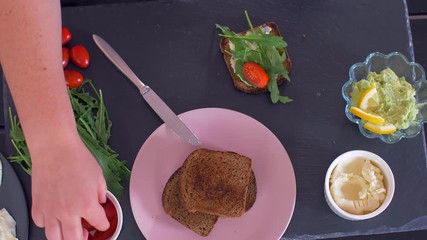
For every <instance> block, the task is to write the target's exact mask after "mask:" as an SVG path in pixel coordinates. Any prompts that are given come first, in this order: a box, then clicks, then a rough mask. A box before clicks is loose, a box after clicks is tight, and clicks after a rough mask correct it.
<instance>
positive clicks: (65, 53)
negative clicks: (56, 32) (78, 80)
mask: <svg viewBox="0 0 427 240" xmlns="http://www.w3.org/2000/svg"><path fill="white" fill-rule="evenodd" d="M69 61H70V52H69V51H68V48H66V47H62V67H63V68H65V67H66V66H67V65H68V62H69Z"/></svg>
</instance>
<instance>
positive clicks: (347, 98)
mask: <svg viewBox="0 0 427 240" xmlns="http://www.w3.org/2000/svg"><path fill="white" fill-rule="evenodd" d="M393 56H398V57H400V58H401V59H402V60H403V61H404V62H405V64H407V65H408V66H412V67H414V68H417V69H419V70H420V72H421V76H420V78H419V79H418V80H416V81H415V82H409V81H408V82H409V83H410V84H411V85H412V86H414V85H416V84H418V83H420V82H424V83H425V84H426V85H427V80H426V72H425V70H424V68H423V66H421V65H420V64H418V63H416V62H411V61H409V60H408V59H407V58H406V56H405V55H403V54H402V53H400V52H391V53H389V54H383V53H381V52H373V53H370V54H369V55H368V56H367V57H366V58H365V61H363V62H358V63H355V64H353V65H352V66H351V67H350V70H349V72H348V74H349V80H348V81H346V82H345V83H344V84H343V86H342V88H341V95H342V97H343V98H344V100H345V101H346V106H345V111H344V112H345V115H346V117H347V118H348V119H349V120H350V121H351V122H354V123H356V124H357V125H358V127H359V132H360V133H361V134H362V135H363V136H365V137H367V138H370V139H375V138H379V139H380V140H381V141H383V142H385V143H388V144H392V143H396V142H399V141H400V140H401V139H403V138H413V137H416V136H418V134H419V133H420V132H421V130H422V125H423V123H425V122H427V119H424V120H423V121H420V123H419V127H418V129H417V131H416V133H414V134H411V135H406V134H400V135H399V136H396V137H395V138H393V139H390V138H389V137H388V135H381V134H376V133H372V132H370V131H369V132H366V131H368V130H365V129H364V128H363V125H362V124H361V122H362V121H361V119H359V118H356V117H355V116H353V114H351V113H350V112H349V109H350V107H351V97H350V96H349V95H348V94H347V89H348V88H349V87H351V86H352V85H353V84H354V83H356V82H357V80H356V79H355V78H354V76H353V73H354V71H355V69H356V68H358V67H364V66H368V64H369V62H370V60H371V59H372V58H373V57H379V58H381V59H384V60H385V59H389V58H391V57H393ZM368 133H369V134H368Z"/></svg>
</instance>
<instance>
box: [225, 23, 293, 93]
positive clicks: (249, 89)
mask: <svg viewBox="0 0 427 240" xmlns="http://www.w3.org/2000/svg"><path fill="white" fill-rule="evenodd" d="M267 26H268V27H270V28H271V32H270V34H271V35H273V36H281V35H280V31H279V27H278V26H277V25H276V23H274V22H267V23H264V24H262V25H261V26H258V27H261V28H264V27H267ZM249 31H250V30H246V31H244V32H240V33H239V34H240V35H244V34H246V33H247V32H249ZM229 42H230V40H229V39H228V38H226V37H222V38H221V41H220V44H219V46H220V49H221V52H222V53H223V55H224V60H225V64H226V65H227V68H228V71H229V72H230V75H231V78H232V79H233V84H234V87H236V88H237V89H239V90H240V91H242V92H245V93H252V94H257V93H262V92H265V91H267V87H265V88H258V87H255V86H249V85H247V84H246V83H244V82H242V80H241V79H240V78H239V76H238V75H237V74H236V73H235V72H234V69H233V67H232V65H231V55H230V54H229V53H230V52H232V51H231V50H230V44H229ZM285 53H286V60H285V62H283V64H284V65H285V68H286V70H288V72H289V73H290V72H291V69H292V62H291V59H290V58H289V53H288V50H287V49H286V48H285ZM276 81H277V84H278V85H280V84H282V83H283V82H284V81H285V78H284V77H282V76H280V77H278V78H277V79H276Z"/></svg>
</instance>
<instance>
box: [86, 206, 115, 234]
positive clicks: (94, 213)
mask: <svg viewBox="0 0 427 240" xmlns="http://www.w3.org/2000/svg"><path fill="white" fill-rule="evenodd" d="M84 219H86V221H87V222H88V223H90V224H91V225H92V226H94V227H95V228H96V229H98V230H100V231H106V230H107V229H108V228H109V227H110V223H109V222H108V219H107V217H106V215H105V211H104V208H102V206H101V205H100V204H96V205H95V206H93V207H92V208H90V210H89V212H88V213H87V214H86V215H85V216H84Z"/></svg>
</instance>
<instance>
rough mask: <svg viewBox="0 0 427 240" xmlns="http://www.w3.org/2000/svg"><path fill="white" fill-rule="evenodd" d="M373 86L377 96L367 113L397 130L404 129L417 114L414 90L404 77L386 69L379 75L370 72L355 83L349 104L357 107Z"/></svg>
mask: <svg viewBox="0 0 427 240" xmlns="http://www.w3.org/2000/svg"><path fill="white" fill-rule="evenodd" d="M373 85H374V86H375V88H376V90H377V93H378V94H377V96H375V98H374V99H373V100H372V101H371V103H370V107H369V109H368V110H369V111H370V112H371V113H373V114H376V115H379V116H381V117H383V118H384V119H385V122H386V123H389V124H393V125H394V126H396V128H397V129H406V128H408V127H409V125H410V123H411V122H412V121H413V120H414V119H415V117H416V115H417V114H418V109H417V107H416V99H415V90H414V89H413V88H412V86H411V84H409V83H408V82H407V81H406V80H405V78H404V77H400V78H399V77H398V76H397V75H396V74H395V73H394V72H393V70H391V69H390V68H387V69H385V70H383V71H381V73H380V74H377V73H375V72H370V73H369V74H368V77H367V78H366V79H363V80H360V81H358V82H356V83H355V85H354V88H353V92H352V93H351V104H352V106H355V107H357V103H358V101H359V98H360V97H361V96H362V94H363V93H364V92H365V90H367V89H368V88H369V87H371V86H373Z"/></svg>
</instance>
